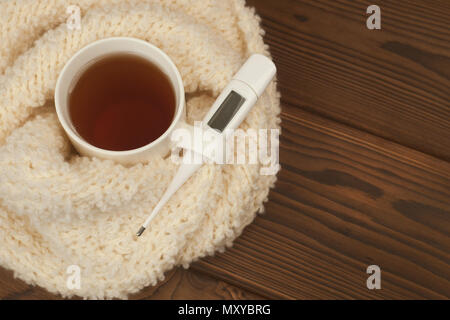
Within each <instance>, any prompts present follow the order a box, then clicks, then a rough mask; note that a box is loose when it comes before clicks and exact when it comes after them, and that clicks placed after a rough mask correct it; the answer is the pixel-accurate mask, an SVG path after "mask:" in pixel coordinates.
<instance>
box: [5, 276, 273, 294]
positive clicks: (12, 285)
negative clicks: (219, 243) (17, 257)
mask: <svg viewBox="0 0 450 320" xmlns="http://www.w3.org/2000/svg"><path fill="white" fill-rule="evenodd" d="M129 298H130V299H141V300H142V299H144V300H155V299H162V300H167V299H201V300H210V299H226V300H238V299H250V300H255V299H257V300H260V299H264V297H262V296H261V295H257V294H254V293H250V292H248V291H244V290H241V289H239V288H237V287H235V286H231V285H229V284H228V283H226V282H224V281H220V280H216V279H214V278H212V277H210V276H207V275H205V274H203V273H201V272H197V271H194V270H185V269H183V268H176V269H173V270H172V271H170V272H168V273H167V275H166V278H165V279H164V280H163V281H161V282H160V283H159V284H158V285H156V286H154V287H147V288H145V289H144V290H142V291H140V292H139V293H137V294H134V295H131V296H130V297H129ZM0 299H1V300H6V299H9V300H11V299H12V300H59V299H62V297H61V296H59V295H55V294H51V293H49V292H48V291H47V290H45V289H43V288H41V287H35V286H29V285H27V284H26V283H25V282H23V281H21V280H19V279H14V278H13V273H12V271H9V270H5V269H3V268H0ZM74 299H77V298H76V297H75V298H74Z"/></svg>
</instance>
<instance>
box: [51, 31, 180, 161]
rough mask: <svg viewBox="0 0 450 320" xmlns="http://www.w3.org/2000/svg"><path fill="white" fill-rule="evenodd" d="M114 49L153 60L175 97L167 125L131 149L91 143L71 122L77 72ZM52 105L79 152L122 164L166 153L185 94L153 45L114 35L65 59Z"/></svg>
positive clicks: (172, 68) (168, 62)
mask: <svg viewBox="0 0 450 320" xmlns="http://www.w3.org/2000/svg"><path fill="white" fill-rule="evenodd" d="M116 53H130V54H134V55H138V56H140V57H143V58H144V59H146V60H148V61H150V62H152V63H153V64H154V65H156V66H157V67H158V68H159V69H160V70H161V71H163V72H164V73H165V74H166V75H167V77H168V78H169V80H170V82H171V84H172V86H173V89H174V92H175V96H176V97H175V99H176V109H175V114H174V117H173V120H172V123H171V125H170V126H169V128H168V129H167V130H166V131H165V132H164V133H163V134H162V135H161V136H160V137H159V138H157V139H156V140H154V141H152V142H151V143H149V144H147V145H145V146H143V147H140V148H137V149H132V150H126V151H111V150H104V149H101V148H98V147H96V146H93V145H92V144H90V143H88V142H87V141H86V140H84V139H83V137H82V136H81V135H79V134H78V133H77V131H76V129H75V127H74V125H73V124H72V121H71V119H70V114H69V103H68V101H69V95H70V92H71V90H72V89H73V87H74V86H75V84H76V82H77V80H78V78H79V76H80V75H81V74H82V73H83V72H84V71H85V70H86V69H87V68H88V67H89V66H90V65H91V64H92V63H93V62H95V61H97V60H99V59H101V58H102V57H104V56H106V55H110V54H116ZM55 107H56V113H57V115H58V119H59V121H60V123H61V125H62V127H63V128H64V130H65V132H66V133H67V135H68V137H69V139H70V141H71V142H72V144H73V145H74V147H75V149H76V150H77V151H78V152H79V153H80V154H81V155H85V156H90V157H98V158H101V159H111V160H114V161H116V162H118V163H122V164H125V165H132V164H136V163H138V162H145V161H146V160H148V159H149V158H150V157H151V156H153V155H155V154H158V155H161V156H164V155H166V154H168V152H169V151H170V147H171V142H170V136H171V133H172V132H173V131H174V130H175V129H176V128H178V127H181V126H185V118H186V111H185V96H184V87H183V81H182V79H181V76H180V73H179V72H178V69H177V67H176V66H175V64H174V63H173V62H172V60H171V59H170V58H169V57H168V56H167V55H166V54H165V53H164V52H163V51H162V50H160V49H158V48H157V47H155V46H154V45H152V44H150V43H148V42H146V41H143V40H139V39H135V38H127V37H115V38H107V39H103V40H99V41H96V42H93V43H91V44H89V45H87V46H86V47H84V48H82V49H81V50H80V51H78V52H77V53H76V54H75V55H74V56H73V57H72V58H70V60H69V61H68V62H67V63H66V65H65V66H64V68H63V70H62V71H61V73H60V75H59V77H58V80H57V82H56V89H55Z"/></svg>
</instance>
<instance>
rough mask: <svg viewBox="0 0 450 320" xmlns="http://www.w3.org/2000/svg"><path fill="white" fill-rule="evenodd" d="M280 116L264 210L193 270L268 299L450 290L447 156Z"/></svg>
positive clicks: (288, 112)
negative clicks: (372, 268)
mask: <svg viewBox="0 0 450 320" xmlns="http://www.w3.org/2000/svg"><path fill="white" fill-rule="evenodd" d="M282 118H283V131H282V136H281V150H280V159H281V166H282V170H281V172H280V174H279V179H278V182H277V186H276V188H275V190H273V192H272V193H271V196H270V199H269V202H268V204H267V206H266V213H265V214H264V215H263V216H260V217H258V218H257V219H256V221H255V222H254V223H253V224H251V225H250V226H249V227H247V229H246V230H245V231H244V233H243V235H242V236H241V237H240V238H238V240H237V241H236V243H235V245H234V247H233V248H232V249H230V250H228V251H227V252H225V253H224V254H220V255H217V256H216V257H212V258H207V259H204V260H202V261H200V262H197V263H196V264H194V265H193V268H194V269H196V270H201V271H203V272H208V273H210V274H214V275H216V276H219V277H220V278H222V279H225V280H226V281H228V282H230V283H232V284H239V285H240V286H241V287H243V288H247V289H251V290H252V291H254V292H261V293H263V294H264V295H266V296H269V297H271V298H292V299H325V298H329V299H336V298H361V299H363V298H387V299H395V298H397V299H400V298H437V299H439V298H446V297H447V298H448V297H450V281H449V279H450V271H449V270H450V268H449V267H450V237H449V234H450V164H449V163H447V162H444V161H441V160H438V159H436V158H433V157H431V156H428V155H425V154H422V153H419V152H417V151H414V150H411V149H408V148H405V147H402V146H399V145H396V144H394V143H391V142H389V141H385V140H382V139H381V138H378V137H374V136H370V135H368V134H364V133H362V132H360V131H358V130H355V129H350V128H347V127H344V126H343V125H340V124H337V123H335V122H332V121H329V120H325V119H322V118H319V117H317V116H313V115H311V114H308V113H305V112H303V111H301V110H300V109H299V108H294V107H292V108H290V107H285V108H284V110H283V115H282ZM372 264H375V265H378V266H380V268H381V270H382V289H381V290H376V291H370V290H368V289H367V287H366V279H367V277H368V275H367V274H366V268H367V267H368V266H369V265H372Z"/></svg>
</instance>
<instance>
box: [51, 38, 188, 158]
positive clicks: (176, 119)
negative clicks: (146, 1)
mask: <svg viewBox="0 0 450 320" xmlns="http://www.w3.org/2000/svg"><path fill="white" fill-rule="evenodd" d="M114 41H125V42H126V41H129V42H135V43H136V42H137V43H140V44H142V45H144V46H147V47H148V48H149V49H151V50H152V51H153V52H156V53H157V54H158V55H160V56H161V57H162V58H163V59H164V60H165V62H166V63H167V64H168V66H169V67H170V68H171V69H173V72H174V74H175V78H176V82H177V83H176V84H174V83H173V82H172V81H171V82H172V85H174V90H178V92H179V95H180V97H179V101H178V103H177V106H176V114H175V115H174V117H173V120H172V122H171V124H170V126H169V127H168V128H167V129H166V131H164V133H163V134H162V135H160V136H159V137H158V138H157V139H155V140H153V141H152V142H150V143H148V144H146V145H144V146H142V147H139V148H136V149H130V150H122V151H115V150H107V149H102V148H99V147H96V146H94V145H92V144H90V143H89V142H87V141H86V140H84V139H82V138H80V137H79V135H78V134H76V132H74V130H72V128H71V127H70V126H69V125H68V123H67V121H66V119H65V117H64V116H63V114H62V111H61V110H60V108H61V107H60V101H61V98H62V97H61V95H60V86H61V81H62V78H63V75H64V74H65V73H66V72H67V69H68V68H69V66H70V65H71V64H72V62H73V61H74V60H75V59H76V58H77V57H78V56H80V55H81V54H83V53H84V52H86V51H87V50H89V49H91V48H92V47H93V46H97V45H101V44H103V43H105V42H114ZM144 58H145V57H144ZM74 76H75V75H74ZM184 95H185V92H184V85H183V80H182V78H181V75H180V72H179V71H178V68H177V67H176V65H175V63H174V62H173V61H172V59H170V57H169V56H168V55H167V54H166V53H165V52H164V51H162V50H161V49H160V48H158V47H156V46H155V45H153V44H151V43H149V42H147V41H145V40H141V39H138V38H133V37H109V38H105V39H100V40H97V41H94V42H92V43H90V44H88V45H86V46H84V47H83V48H81V49H80V50H78V51H77V52H76V53H75V54H74V55H73V56H72V57H71V58H70V59H69V60H68V61H67V62H66V64H65V65H64V67H63V69H62V70H61V72H60V73H59V76H58V79H57V81H56V87H55V97H54V98H55V109H56V113H57V116H58V119H59V122H60V123H61V125H62V126H63V128H64V131H65V132H66V133H67V135H69V136H70V138H71V139H74V140H75V141H76V142H77V143H78V144H80V145H81V146H83V147H84V148H87V149H90V150H92V151H95V152H96V153H101V154H104V155H105V156H108V157H123V156H132V155H136V154H139V153H142V152H144V151H147V150H149V149H151V148H152V147H155V146H156V145H158V144H159V143H160V142H162V141H163V140H164V139H166V138H167V136H168V135H169V134H170V132H172V131H173V129H175V127H176V126H177V125H178V123H179V122H180V120H181V118H182V116H183V111H184V104H185V97H184Z"/></svg>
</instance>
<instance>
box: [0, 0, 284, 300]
mask: <svg viewBox="0 0 450 320" xmlns="http://www.w3.org/2000/svg"><path fill="white" fill-rule="evenodd" d="M70 5H77V6H78V7H79V8H80V9H81V29H79V30H70V29H69V28H68V26H67V24H66V23H67V20H68V17H69V14H68V13H67V12H66V10H67V7H69V6H70ZM0 13H1V14H0V243H1V249H0V265H1V266H2V267H4V268H7V269H11V270H13V271H14V275H15V277H18V278H20V279H22V280H24V281H25V282H27V283H29V284H32V285H39V286H41V287H44V288H46V289H47V290H48V291H50V292H52V293H58V294H61V295H62V296H64V297H71V296H79V297H83V298H85V299H111V298H127V297H128V295H130V294H131V293H135V292H138V291H139V290H141V289H142V288H144V287H145V286H149V285H156V284H157V282H158V281H160V280H162V279H164V273H165V272H167V271H168V270H170V269H172V268H174V267H176V266H183V267H185V268H187V267H189V264H190V263H191V262H193V261H195V260H198V259H199V258H202V257H205V256H207V255H213V254H214V253H215V252H223V251H224V250H225V249H226V248H227V247H230V246H231V245H232V242H233V240H234V239H235V238H236V237H238V236H239V235H240V234H241V232H242V230H243V229H244V227H245V226H247V225H248V224H249V223H251V222H252V221H253V219H254V218H255V215H256V214H257V213H260V212H263V209H264V207H263V204H264V202H265V201H267V197H268V193H269V189H270V188H271V187H273V185H274V183H275V180H276V176H274V175H270V176H267V175H261V174H260V169H261V167H262V165H261V164H251V165H250V164H244V165H214V164H206V165H204V166H202V168H201V169H200V170H199V171H197V172H196V173H195V174H194V176H192V177H191V179H190V180H188V182H186V184H185V185H184V186H183V187H182V188H181V189H180V190H179V191H178V192H177V193H176V194H175V195H174V196H173V197H172V199H171V200H170V201H169V202H168V203H167V205H165V206H164V208H163V209H162V211H161V212H160V214H159V215H158V216H157V217H156V218H155V219H154V220H153V222H152V225H151V228H150V229H148V230H147V231H146V232H145V233H144V234H143V236H142V237H140V238H137V237H136V236H135V232H136V231H137V229H138V228H139V226H140V225H141V223H143V221H144V220H145V218H146V217H147V215H148V214H149V213H150V212H151V210H152V208H153V207H154V206H155V205H156V203H157V202H158V200H159V199H160V197H161V196H162V194H163V192H164V191H165V188H166V187H167V186H168V184H169V182H170V180H171V179H172V177H173V176H174V174H175V172H176V169H177V165H176V164H174V163H173V162H172V161H171V159H170V157H168V158H163V157H159V156H154V157H153V158H151V159H149V161H148V162H147V163H142V164H137V165H134V166H129V167H125V166H122V165H120V164H117V163H115V162H113V161H110V160H101V159H97V158H88V157H83V156H80V155H79V154H78V153H76V152H75V151H74V149H73V147H72V146H71V144H70V142H69V140H68V138H67V136H66V135H65V133H64V131H63V129H62V127H61V125H60V124H59V122H58V118H57V116H56V112H55V107H54V102H53V95H54V89H55V84H56V80H57V77H58V75H59V73H60V72H61V70H62V68H63V67H64V65H65V63H66V62H67V61H68V60H69V59H70V57H71V56H72V55H74V54H75V53H76V52H77V51H78V50H80V49H81V48H83V47H84V46H86V45H88V44H89V43H91V42H93V41H96V40H99V39H103V38H108V37H117V36H127V37H135V38H139V39H142V40H145V41H148V42H150V43H152V44H154V45H156V46H157V47H159V48H161V49H162V50H163V51H164V52H166V53H167V54H168V55H169V56H170V57H171V59H172V60H173V61H174V63H175V65H176V66H177V68H178V69H179V71H180V73H181V76H182V79H183V83H184V86H185V90H186V102H187V106H186V109H187V111H186V112H187V121H188V123H190V124H193V123H194V121H197V120H198V121H199V120H201V119H202V118H203V116H204V115H205V113H206V111H207V110H208V109H209V108H210V107H211V105H212V103H213V102H214V100H215V98H216V97H217V96H218V94H219V93H220V92H221V90H222V89H223V88H224V87H225V86H226V85H227V84H228V82H229V81H230V80H231V77H232V76H233V74H234V73H235V72H236V71H237V70H238V69H239V68H240V66H241V65H242V64H243V63H244V62H245V60H246V59H247V58H248V57H249V56H250V55H251V54H253V53H261V54H264V55H266V56H270V55H269V51H268V48H267V46H266V45H265V44H264V42H263V30H262V29H261V27H260V19H259V17H258V16H257V15H255V12H254V10H253V9H252V8H249V7H246V4H245V1H243V0H217V1H216V0H200V1H195V0H167V1H165V0H164V1H155V0H154V1H145V0H139V1H136V0H135V1H133V0H125V1H121V0H101V1H99V0H84V1H74V0H70V1H62V0H61V1H58V0H45V1H37V0H30V1H28V0H22V1H20V0H16V1H13V0H3V1H1V2H0ZM279 113H280V99H279V94H278V92H277V88H276V81H275V80H274V81H272V83H271V84H270V85H269V87H268V88H267V89H266V91H265V93H264V94H263V95H262V96H261V98H260V99H259V100H258V102H257V104H256V106H255V107H254V108H253V109H252V111H251V112H250V113H249V115H248V117H247V118H246V119H245V121H244V122H243V123H242V125H241V127H240V128H242V129H244V130H245V129H248V128H252V129H260V128H261V129H278V128H279V124H280V118H279ZM71 265H77V266H79V267H80V271H81V274H80V275H81V287H80V288H79V289H77V288H73V289H72V288H71V287H70V286H68V285H67V281H68V278H69V276H70V274H69V273H68V268H69V266H71Z"/></svg>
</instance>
